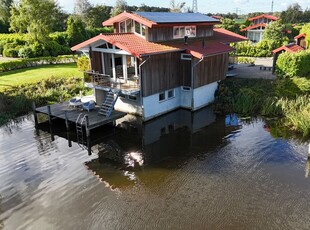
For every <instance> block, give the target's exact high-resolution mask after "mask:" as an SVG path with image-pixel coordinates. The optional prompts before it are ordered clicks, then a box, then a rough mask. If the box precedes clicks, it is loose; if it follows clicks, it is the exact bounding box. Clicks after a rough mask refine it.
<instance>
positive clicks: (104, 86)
mask: <svg viewBox="0 0 310 230" xmlns="http://www.w3.org/2000/svg"><path fill="white" fill-rule="evenodd" d="M84 82H85V87H88V88H95V89H100V90H105V91H109V90H110V89H111V90H119V91H121V93H122V94H126V95H136V94H139V92H140V83H139V77H138V76H135V75H130V76H128V78H127V79H126V80H124V79H123V78H121V77H119V76H117V77H116V78H111V76H110V75H107V74H101V73H98V72H84Z"/></svg>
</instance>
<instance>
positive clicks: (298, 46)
mask: <svg viewBox="0 0 310 230" xmlns="http://www.w3.org/2000/svg"><path fill="white" fill-rule="evenodd" d="M294 39H295V43H294V42H293V43H290V44H287V45H283V46H281V47H279V48H277V49H274V50H273V51H272V53H273V73H274V72H275V68H276V63H277V60H278V57H279V55H280V54H281V53H283V52H289V53H296V52H300V51H303V50H305V49H306V48H307V45H306V34H299V35H297V36H295V37H294Z"/></svg>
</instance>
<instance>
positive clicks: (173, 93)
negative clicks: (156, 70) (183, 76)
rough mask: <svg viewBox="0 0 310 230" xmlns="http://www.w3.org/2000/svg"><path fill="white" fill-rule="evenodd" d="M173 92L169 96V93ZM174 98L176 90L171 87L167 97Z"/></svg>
mask: <svg viewBox="0 0 310 230" xmlns="http://www.w3.org/2000/svg"><path fill="white" fill-rule="evenodd" d="M170 92H172V96H169V93H170ZM172 98H175V90H174V89H169V90H168V91H167V99H168V100H169V99H172Z"/></svg>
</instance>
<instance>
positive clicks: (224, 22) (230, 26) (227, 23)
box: [217, 18, 240, 33]
mask: <svg viewBox="0 0 310 230" xmlns="http://www.w3.org/2000/svg"><path fill="white" fill-rule="evenodd" d="M217 27H219V28H224V29H226V30H229V31H232V32H235V33H240V28H239V25H238V24H237V23H236V22H235V21H234V20H233V19H230V18H222V19H221V24H220V25H218V26H217Z"/></svg>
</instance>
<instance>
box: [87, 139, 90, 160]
mask: <svg viewBox="0 0 310 230" xmlns="http://www.w3.org/2000/svg"><path fill="white" fill-rule="evenodd" d="M87 151H88V155H89V156H91V146H90V137H87Z"/></svg>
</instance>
